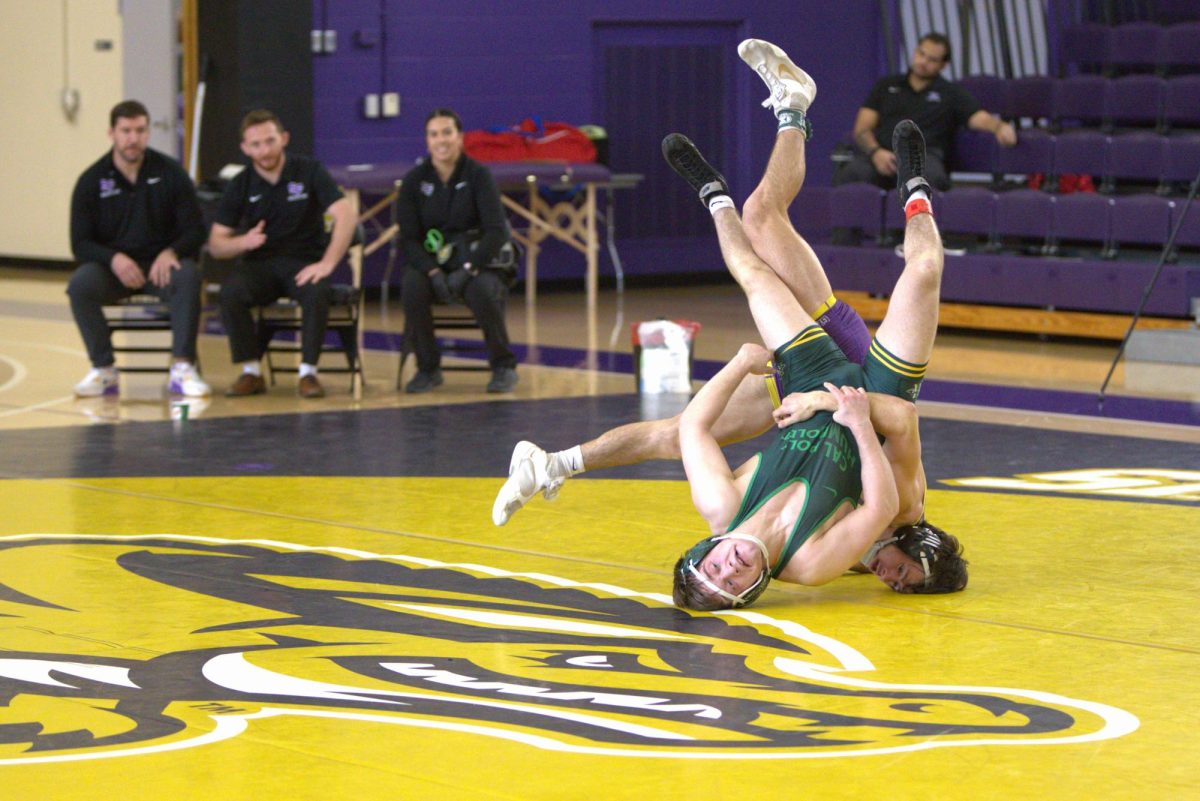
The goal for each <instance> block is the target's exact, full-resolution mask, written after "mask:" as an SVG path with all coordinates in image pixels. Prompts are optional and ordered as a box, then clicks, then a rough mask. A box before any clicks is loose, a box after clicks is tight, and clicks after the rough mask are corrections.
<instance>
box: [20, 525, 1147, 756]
mask: <svg viewBox="0 0 1200 801" xmlns="http://www.w3.org/2000/svg"><path fill="white" fill-rule="evenodd" d="M47 577H59V578H57V579H49V578H47ZM63 577H69V580H66V579H65V578H63ZM0 613H2V614H3V615H4V617H5V625H4V626H3V627H0V638H3V639H2V640H0V648H2V650H0V765H2V764H4V763H6V762H7V763H28V762H37V761H54V760H70V759H96V758H105V757H116V756H122V755H129V754H135V753H148V752H154V751H162V750H171V749H179V748H195V747H201V746H203V745H205V744H206V743H211V742H215V741H218V740H223V739H228V738H230V737H236V736H237V735H238V734H240V733H242V732H243V731H245V730H246V729H247V728H248V727H251V726H253V725H254V721H255V720H256V719H261V718H264V717H271V716H277V715H310V716H319V717H326V718H331V717H332V718H341V719H344V720H345V721H346V725H348V726H352V725H355V722H356V721H360V720H370V721H374V722H384V723H394V724H397V725H407V726H421V727H426V728H435V729H436V728H443V729H451V730H454V731H459V732H462V731H466V732H473V733H478V734H480V735H486V736H491V737H501V738H506V739H510V740H516V741H519V742H523V743H526V744H528V745H529V746H531V747H538V748H547V749H554V750H560V751H572V752H580V753H597V754H606V755H627V756H637V757H665V758H696V757H699V758H705V759H723V758H738V759H746V758H775V759H779V758H788V759H794V758H803V757H830V756H852V755H860V754H878V753H883V752H888V751H897V750H912V749H925V748H933V747H941V746H970V745H977V744H985V743H986V744H988V745H996V744H1006V743H1012V744H1020V745H1029V744H1031V743H1039V742H1040V743H1047V744H1048V743H1063V742H1080V741H1084V740H1097V739H1107V738H1112V737H1118V736H1120V735H1122V734H1126V733H1128V732H1130V731H1133V730H1134V729H1136V728H1137V725H1138V722H1137V719H1136V718H1134V717H1133V716H1132V715H1129V714H1128V713H1126V712H1123V711H1121V710H1119V709H1115V708H1113V707H1109V706H1105V705H1102V704H1096V703H1091V702H1086V701H1078V700H1072V699H1069V698H1065V697H1062V696H1058V695H1053V694H1050V693H1043V692H1037V691H1030V690H1015V689H1003V688H994V687H955V686H937V685H913V684H906V685H896V684H887V683H883V682H878V681H870V680H866V679H862V678H858V677H857V676H851V675H849V674H851V673H854V674H858V675H861V674H862V673H863V672H866V671H871V670H873V669H874V668H873V666H872V665H871V663H870V662H869V661H868V660H867V658H866V657H865V656H863V655H862V654H860V653H859V652H858V651H856V650H854V649H853V648H852V647H850V646H848V645H846V644H845V643H842V642H839V641H837V640H835V639H833V638H830V637H827V636H823V635H820V634H818V633H816V632H812V631H810V630H808V629H806V628H804V627H802V626H799V625H797V624H795V623H793V622H790V621H778V620H774V619H772V618H770V617H768V616H767V615H765V614H761V613H757V612H750V611H741V612H727V613H723V614H721V615H719V616H718V615H707V614H692V613H688V612H683V611H680V610H678V609H675V608H673V607H671V606H670V605H669V604H668V603H666V602H665V599H662V598H659V597H658V596H641V595H638V594H636V593H633V592H630V591H628V590H624V589H622V588H619V587H614V586H609V585H588V584H579V583H576V582H571V581H568V580H565V579H561V578H556V577H553V576H546V575H539V574H514V573H511V572H506V571H501V570H497V569H494V568H489V567H486V566H481V565H461V564H459V565H456V564H446V563H441V562H435V561H431V560H425V559H416V558H411V557H405V556H382V555H378V554H373V553H366V552H362V551H351V550H348V549H339V548H308V547H303V546H297V545H292V544H288V543H281V542H271V541H256V540H239V541H233V540H218V539H209V538H195V537H176V536H166V535H164V536H144V537H105V536H63V535H56V536H34V535H29V536H21V537H10V538H6V539H0ZM48 644H49V645H48ZM68 646H69V650H66V649H67V648H68ZM51 647H52V648H53V649H54V650H48V648H51Z"/></svg>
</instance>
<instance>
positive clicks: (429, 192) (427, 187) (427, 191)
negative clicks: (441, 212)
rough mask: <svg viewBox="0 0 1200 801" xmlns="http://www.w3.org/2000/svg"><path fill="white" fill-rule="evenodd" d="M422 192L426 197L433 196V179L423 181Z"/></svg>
mask: <svg viewBox="0 0 1200 801" xmlns="http://www.w3.org/2000/svg"><path fill="white" fill-rule="evenodd" d="M421 194H422V195H424V196H425V197H433V183H432V182H431V181H421Z"/></svg>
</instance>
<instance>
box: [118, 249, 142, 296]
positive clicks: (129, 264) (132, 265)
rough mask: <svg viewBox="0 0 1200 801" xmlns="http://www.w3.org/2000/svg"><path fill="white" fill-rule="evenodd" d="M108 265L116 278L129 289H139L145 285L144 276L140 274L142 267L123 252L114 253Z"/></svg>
mask: <svg viewBox="0 0 1200 801" xmlns="http://www.w3.org/2000/svg"><path fill="white" fill-rule="evenodd" d="M109 266H110V268H111V269H112V271H113V275H115V276H116V277H117V280H118V281H120V282H121V283H122V284H124V285H125V286H126V287H128V288H129V289H141V288H142V287H144V286H145V285H146V276H144V275H142V268H141V267H138V265H137V262H136V261H134V260H133V259H131V258H129V257H128V256H126V255H125V254H124V253H117V254H114V255H113V257H112V261H111V262H110V263H109Z"/></svg>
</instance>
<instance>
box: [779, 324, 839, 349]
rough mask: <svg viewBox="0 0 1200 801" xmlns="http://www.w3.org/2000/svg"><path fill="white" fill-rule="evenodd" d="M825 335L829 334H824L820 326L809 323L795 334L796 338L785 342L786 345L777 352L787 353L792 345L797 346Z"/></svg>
mask: <svg viewBox="0 0 1200 801" xmlns="http://www.w3.org/2000/svg"><path fill="white" fill-rule="evenodd" d="M827 336H829V335H828V334H826V333H825V331H824V330H823V329H822V328H821V327H820V326H816V325H810V326H809V327H808V328H805V329H804V330H803V331H801V332H800V333H799V334H796V338H795V339H793V340H792V341H791V342H789V343H787V345H785V346H784V347H783V348H782V349H781V350H779V353H787V352H788V351H789V350H791V349H792V348H794V347H797V346H799V345H804V344H807V343H809V342H812V341H813V340H815V339H818V338H820V337H827Z"/></svg>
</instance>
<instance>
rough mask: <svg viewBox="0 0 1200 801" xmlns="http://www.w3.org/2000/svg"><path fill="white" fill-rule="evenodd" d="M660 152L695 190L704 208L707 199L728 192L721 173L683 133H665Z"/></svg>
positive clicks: (727, 185) (706, 205) (706, 206)
mask: <svg viewBox="0 0 1200 801" xmlns="http://www.w3.org/2000/svg"><path fill="white" fill-rule="evenodd" d="M662 152H663V157H664V158H665V159H666V160H667V163H668V164H670V165H671V169H673V170H674V171H675V172H677V173H679V174H680V175H681V176H682V177H683V180H685V181H687V182H688V183H689V184H690V185H691V187H692V189H695V190H696V193H697V194H698V195H699V196H700V202H701V203H703V204H704V208H708V201H710V200H712V199H713V198H714V197H716V196H717V195H728V194H729V184H727V183H725V179H724V178H723V177H722V176H721V173H719V172H717V171H716V170H714V169H713V168H712V165H711V164H709V163H708V162H707V161H705V160H704V156H701V155H700V151H699V150H697V149H696V146H695V145H693V144H692V140H691V139H688V138H687V137H686V136H684V135H683V134H678V133H673V134H667V137H666V138H665V139H663V142H662Z"/></svg>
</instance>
